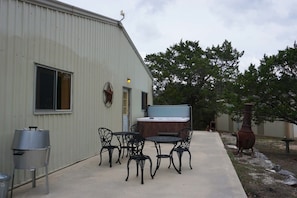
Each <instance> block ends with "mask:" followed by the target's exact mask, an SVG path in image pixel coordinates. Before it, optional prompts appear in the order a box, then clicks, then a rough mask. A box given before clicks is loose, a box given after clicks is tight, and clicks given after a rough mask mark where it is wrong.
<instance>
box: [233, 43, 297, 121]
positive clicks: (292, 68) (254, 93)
mask: <svg viewBox="0 0 297 198" xmlns="http://www.w3.org/2000/svg"><path fill="white" fill-rule="evenodd" d="M235 90H236V91H235ZM230 95H233V97H229V98H228V99H229V101H228V102H229V103H230V104H232V106H231V107H230V108H229V113H231V112H232V113H233V115H236V111H235V109H240V108H239V107H240V106H242V105H243V102H252V103H254V107H253V110H254V116H253V117H254V120H255V121H256V122H257V123H261V122H264V121H275V120H280V121H286V122H289V123H294V124H297V46H296V44H294V46H293V47H287V48H286V49H285V50H280V51H279V52H278V53H277V54H276V55H272V56H266V55H264V57H263V59H262V60H261V62H260V66H259V67H258V68H256V67H255V66H254V65H251V66H250V67H249V69H248V70H247V71H245V72H244V74H241V75H239V77H238V79H237V82H236V83H235V84H234V87H233V92H232V94H230Z"/></svg>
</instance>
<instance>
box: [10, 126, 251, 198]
mask: <svg viewBox="0 0 297 198" xmlns="http://www.w3.org/2000/svg"><path fill="white" fill-rule="evenodd" d="M169 149H170V145H162V151H163V152H166V151H168V150H169ZM116 152H117V151H114V160H113V167H112V168H109V164H108V155H107V153H103V162H102V165H101V166H98V162H99V157H98V156H95V157H92V158H89V159H87V160H84V161H82V162H79V163H77V164H75V165H72V166H70V167H68V168H65V169H63V170H60V171H57V172H55V173H52V174H50V175H49V194H45V192H46V185H45V178H41V179H38V180H37V182H36V187H35V188H32V184H31V183H28V184H26V185H23V186H21V187H19V188H16V189H14V191H13V197H14V198H25V197H26V198H27V197H30V198H31V197H44V198H59V197H63V198H68V197H69V198H70V197H71V198H76V197H77V198H81V197H90V198H92V197H104V198H116V197H123V198H126V197H127V198H128V197H129V198H136V197H137V198H138V197H142V198H146V197H147V198H148V197H163V198H167V197H168V198H169V197H170V198H172V197H186V198H197V197H199V198H218V197H220V198H232V197H234V198H245V197H246V194H245V192H244V190H243V187H242V185H241V183H240V181H239V179H238V177H237V174H236V172H235V170H234V168H233V165H232V163H231V161H230V159H229V157H228V155H227V152H226V150H225V148H224V145H223V143H222V141H221V138H220V136H219V134H218V133H216V132H206V131H195V132H194V134H193V139H192V142H191V153H192V167H193V169H192V170H191V169H190V168H189V165H188V159H189V158H188V154H187V153H185V154H184V155H183V166H182V174H178V173H177V172H176V171H175V169H174V168H173V167H171V168H170V169H168V168H167V167H168V165H169V161H168V159H163V160H162V162H161V167H160V168H159V170H158V171H157V173H156V175H155V177H154V179H151V177H150V175H149V169H148V168H149V163H148V161H147V162H146V164H145V170H144V184H143V185H141V183H140V176H139V177H136V168H135V162H131V164H130V177H129V180H128V181H127V182H126V181H125V178H126V175H127V166H126V165H127V159H128V158H126V157H124V158H123V159H121V162H122V164H121V165H120V164H116V163H115V161H116V155H117V153H116ZM144 153H145V154H148V155H150V156H151V158H152V160H153V169H154V168H155V166H156V159H155V155H156V150H155V147H154V145H153V143H151V142H146V145H145V149H144ZM175 159H176V158H175ZM9 196H10V194H9Z"/></svg>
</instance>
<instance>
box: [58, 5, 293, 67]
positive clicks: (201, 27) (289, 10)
mask: <svg viewBox="0 0 297 198" xmlns="http://www.w3.org/2000/svg"><path fill="white" fill-rule="evenodd" d="M60 1H62V2H64V3H67V4H70V5H73V6H76V7H79V8H83V9H86V10H88V11H91V12H95V13H98V14H101V15H104V16H106V17H109V18H112V19H116V20H120V19H121V18H122V16H121V15H120V11H121V10H123V11H124V13H125V18H124V20H123V21H122V23H123V25H124V28H125V29H126V31H127V32H128V34H129V36H130V38H131V39H132V41H133V43H134V44H135V46H136V48H137V49H138V51H139V53H140V54H141V56H142V57H143V58H144V57H145V56H146V55H147V54H152V53H158V52H165V51H166V48H168V47H170V46H172V45H174V44H176V43H178V42H179V41H180V40H183V41H186V40H190V41H199V44H200V46H201V47H202V48H203V49H205V48H206V47H211V46H212V45H215V46H216V45H221V44H222V43H223V42H224V40H225V39H226V40H228V41H230V42H231V43H232V46H233V47H234V48H236V49H237V50H238V51H244V52H245V53H244V55H243V57H242V58H241V59H240V71H244V70H245V69H247V68H248V66H249V65H250V63H254V64H256V66H258V65H259V60H260V59H262V58H263V56H264V54H266V55H272V54H277V52H278V50H283V49H285V48H286V47H287V46H290V47H292V46H293V43H294V41H296V40H297V39H296V37H297V12H296V8H297V1H296V0H60Z"/></svg>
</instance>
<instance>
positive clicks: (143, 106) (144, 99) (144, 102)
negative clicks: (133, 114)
mask: <svg viewBox="0 0 297 198" xmlns="http://www.w3.org/2000/svg"><path fill="white" fill-rule="evenodd" d="M146 108H147V93H145V92H141V109H142V110H146Z"/></svg>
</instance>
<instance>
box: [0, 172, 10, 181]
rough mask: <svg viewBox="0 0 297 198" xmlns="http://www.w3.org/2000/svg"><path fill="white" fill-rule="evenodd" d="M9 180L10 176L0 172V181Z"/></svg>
mask: <svg viewBox="0 0 297 198" xmlns="http://www.w3.org/2000/svg"><path fill="white" fill-rule="evenodd" d="M7 180H10V176H9V175H6V174H4V173H0V181H7Z"/></svg>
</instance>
